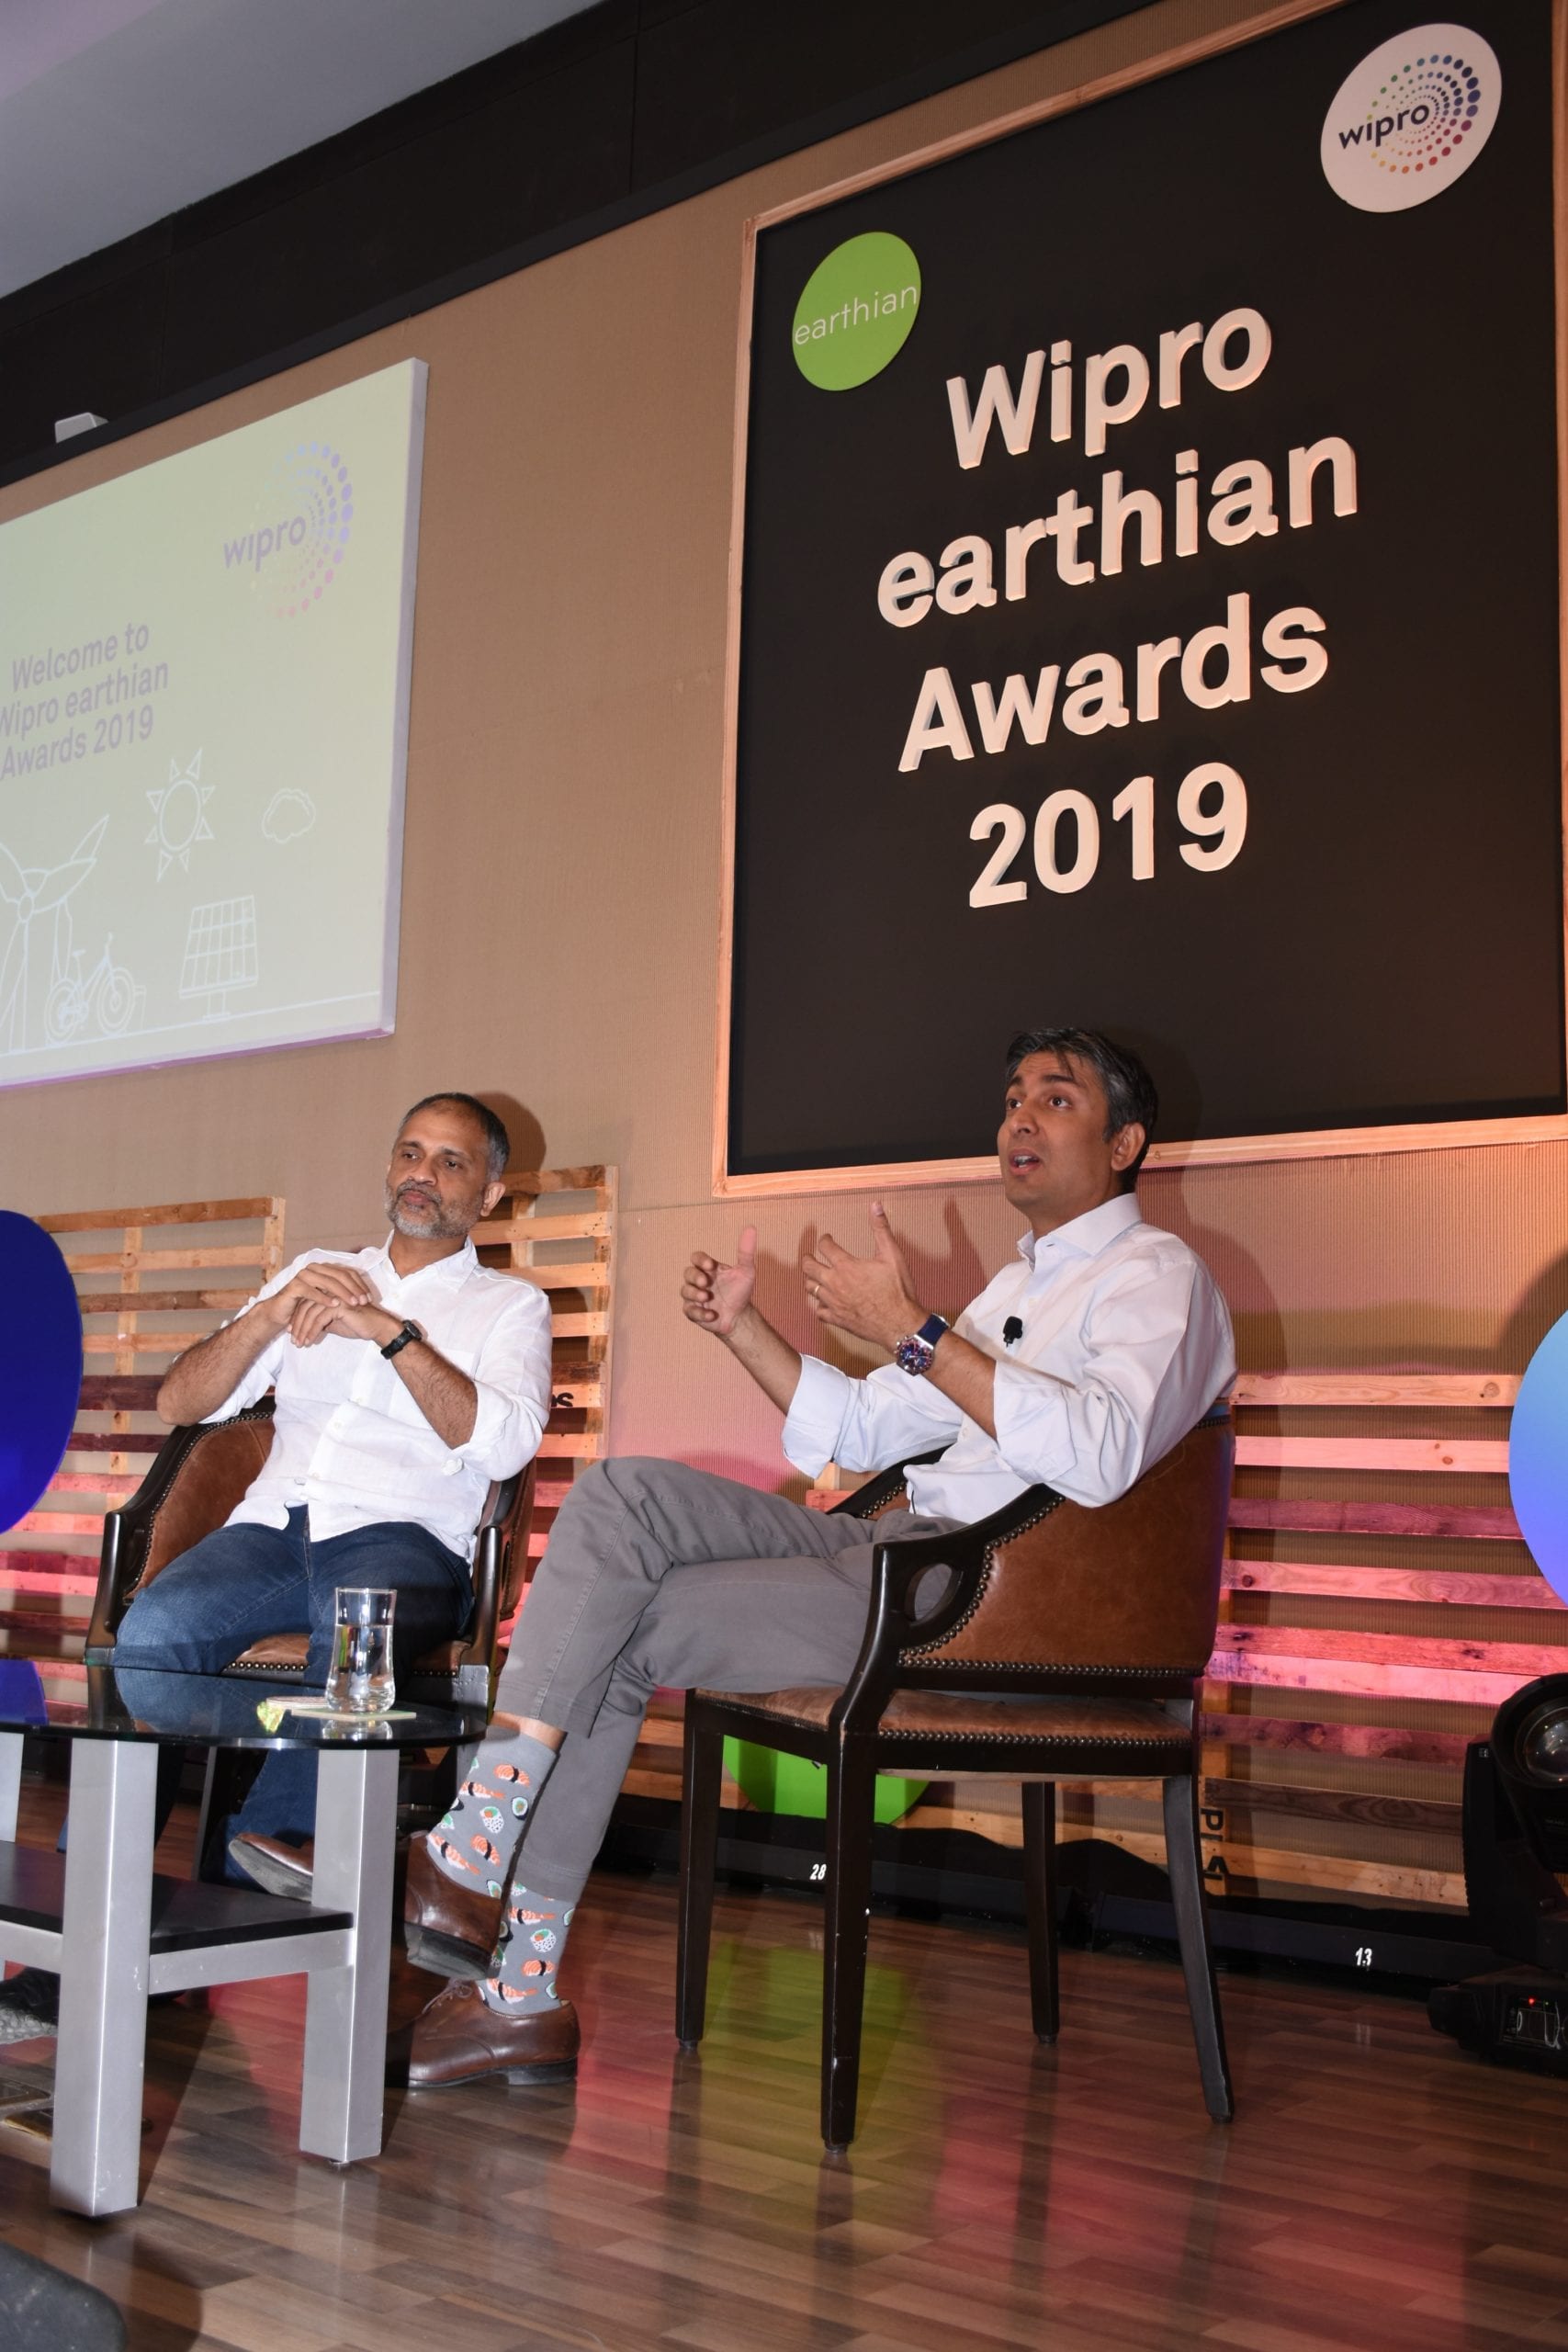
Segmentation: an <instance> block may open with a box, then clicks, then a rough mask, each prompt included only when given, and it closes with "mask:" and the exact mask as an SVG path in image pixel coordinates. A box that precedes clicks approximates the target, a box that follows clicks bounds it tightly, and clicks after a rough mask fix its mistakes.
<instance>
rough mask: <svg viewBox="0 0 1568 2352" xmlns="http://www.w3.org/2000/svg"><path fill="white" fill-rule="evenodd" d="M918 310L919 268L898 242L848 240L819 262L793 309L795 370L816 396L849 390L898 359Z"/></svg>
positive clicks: (875, 235)
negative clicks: (890, 361) (812, 388)
mask: <svg viewBox="0 0 1568 2352" xmlns="http://www.w3.org/2000/svg"><path fill="white" fill-rule="evenodd" d="M919 307H920V265H919V262H918V261H917V260H916V259H915V256H914V254H912V253H911V252H910V250H909V248H908V245H907V244H906V243H904V240H903V238H902V237H890V236H888V235H886V233H885V232H883V231H882V230H873V231H871V232H869V233H868V234H867V235H865V236H863V237H851V238H850V239H849V240H848V242H847V243H844V244H841V245H835V246H834V248H833V250H832V252H831V253H830V254H829V255H828V257H827V259H826V260H825V261H819V262H818V265H817V266H816V268H815V269H814V270H813V271H812V273H811V275H810V277H808V278H807V281H806V287H805V290H804V291H803V293H802V295H801V298H800V300H799V301H798V302H797V303H796V304H795V324H794V326H793V327H792V328H791V330H790V340H791V343H792V344H793V345H794V348H795V366H796V367H797V368H799V370H800V372H801V374H802V375H803V376H804V377H805V379H806V380H807V383H808V384H815V385H816V386H817V387H818V390H821V391H824V392H848V391H852V390H853V389H854V387H855V385H857V384H868V383H869V382H870V381H871V379H872V378H873V377H874V376H880V375H881V373H882V371H883V369H884V368H886V365H887V363H888V361H889V360H890V359H897V356H898V354H899V353H900V352H901V351H902V350H903V348H904V345H905V343H906V341H907V340H908V333H909V329H910V328H911V327H912V326H913V325H914V323H915V315H916V313H917V311H919Z"/></svg>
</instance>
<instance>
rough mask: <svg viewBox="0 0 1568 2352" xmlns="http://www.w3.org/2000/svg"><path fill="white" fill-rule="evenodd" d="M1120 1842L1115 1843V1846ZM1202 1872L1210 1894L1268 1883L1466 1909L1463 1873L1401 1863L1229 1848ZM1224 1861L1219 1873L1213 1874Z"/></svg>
mask: <svg viewBox="0 0 1568 2352" xmlns="http://www.w3.org/2000/svg"><path fill="white" fill-rule="evenodd" d="M1116 1843H1117V1844H1118V1845H1120V1844H1121V1843H1122V1840H1121V1839H1120V1838H1118V1839H1117V1840H1116ZM1209 1860H1210V1865H1211V1870H1212V1871H1213V1875H1209V1874H1208V1873H1205V1877H1204V1884H1205V1885H1206V1887H1207V1888H1208V1890H1209V1892H1210V1894H1226V1893H1237V1892H1240V1889H1239V1888H1237V1887H1236V1886H1235V1881H1237V1880H1240V1881H1241V1883H1242V1886H1243V1887H1245V1886H1247V1885H1248V1884H1251V1883H1256V1882H1258V1881H1266V1882H1267V1881H1271V1882H1272V1883H1274V1884H1276V1885H1279V1886H1303V1887H1314V1888H1323V1887H1332V1888H1337V1889H1339V1890H1340V1891H1342V1892H1343V1893H1345V1894H1364V1895H1376V1896H1378V1897H1379V1898H1380V1899H1382V1900H1385V1901H1388V1902H1393V1903H1425V1904H1440V1905H1446V1906H1447V1907H1449V1908H1450V1909H1452V1910H1457V1911H1462V1910H1463V1909H1464V1907H1465V1892H1464V1872H1463V1871H1439V1870H1422V1869H1419V1868H1416V1867H1414V1866H1412V1865H1409V1864H1406V1863H1403V1862H1364V1861H1361V1860H1359V1859H1358V1858H1357V1857H1356V1856H1355V1855H1352V1854H1299V1853H1295V1852H1292V1850H1291V1849H1288V1848H1281V1847H1279V1846H1230V1845H1226V1846H1224V1847H1223V1848H1222V1849H1220V1852H1219V1854H1218V1855H1217V1856H1210V1857H1209ZM1216 1862H1223V1864H1224V1871H1223V1873H1222V1872H1221V1871H1219V1870H1217V1869H1214V1867H1213V1866H1214V1864H1215V1863H1216Z"/></svg>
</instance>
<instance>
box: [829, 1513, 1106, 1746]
mask: <svg viewBox="0 0 1568 2352" xmlns="http://www.w3.org/2000/svg"><path fill="white" fill-rule="evenodd" d="M1061 1502H1062V1498H1061V1496H1060V1495H1059V1494H1057V1492H1056V1491H1055V1487H1025V1488H1024V1490H1023V1492H1022V1494H1021V1495H1017V1496H1015V1497H1014V1498H1013V1500H1012V1501H1011V1502H1010V1503H1004V1505H1003V1506H1002V1508H1001V1510H996V1511H992V1512H991V1513H990V1514H989V1516H988V1517H987V1518H986V1519H977V1520H976V1521H974V1523H973V1524H972V1525H971V1526H968V1527H954V1528H950V1529H948V1531H947V1532H945V1533H944V1534H938V1535H902V1536H898V1537H897V1538H896V1539H895V1540H894V1541H893V1542H891V1543H887V1544H878V1545H877V1546H876V1549H875V1550H874V1553H873V1554H872V1558H871V1600H870V1606H869V1608H868V1610H867V1612H866V1624H865V1637H864V1640H863V1643H862V1645H861V1654H860V1657H858V1658H857V1659H856V1661H855V1666H854V1670H853V1672H852V1674H851V1676H850V1679H849V1680H848V1681H847V1682H846V1683H845V1685H844V1689H843V1692H842V1694H841V1696H840V1700H839V1703H838V1705H837V1706H836V1707H835V1709H834V1710H833V1720H834V1723H835V1724H838V1723H839V1722H840V1720H841V1721H842V1722H843V1724H845V1726H846V1728H848V1729H850V1730H852V1731H854V1730H863V1731H869V1730H872V1729H874V1727H875V1724H876V1723H877V1721H878V1719H879V1718H880V1716H881V1713H882V1711H883V1709H884V1707H885V1706H886V1703H887V1701H888V1699H889V1697H890V1696H891V1695H892V1692H893V1689H894V1685H895V1683H896V1682H897V1680H898V1679H899V1668H900V1666H901V1664H902V1663H903V1661H904V1656H905V1652H906V1650H907V1649H908V1647H909V1645H910V1644H911V1642H912V1641H913V1639H914V1638H915V1636H916V1635H917V1634H918V1635H919V1642H920V1645H921V1648H922V1649H924V1648H926V1647H928V1646H929V1645H931V1643H932V1642H933V1641H940V1640H941V1639H942V1637H943V1635H944V1634H947V1633H949V1632H950V1631H951V1630H952V1629H953V1627H954V1626H955V1625H958V1624H961V1623H964V1622H965V1620H966V1619H967V1617H968V1616H969V1614H970V1613H971V1612H972V1611H973V1609H974V1606H975V1603H976V1598H977V1596H978V1595H979V1593H980V1592H981V1591H982V1589H983V1588H984V1583H985V1577H986V1572H987V1566H988V1564H989V1561H990V1558H991V1556H992V1554H993V1553H994V1551H995V1549H996V1547H997V1546H998V1544H1002V1543H1005V1542H1006V1541H1007V1540H1008V1539H1009V1538H1010V1536H1013V1535H1016V1534H1018V1533H1020V1532H1021V1531H1022V1530H1024V1529H1026V1528H1030V1527H1032V1526H1034V1525H1035V1524H1036V1522H1037V1521H1039V1520H1041V1519H1042V1518H1043V1517H1045V1516H1046V1515H1047V1514H1048V1513H1049V1512H1051V1511H1053V1510H1056V1509H1058V1508H1059V1507H1060V1505H1061ZM932 1568H946V1569H948V1570H950V1571H951V1572H952V1574H953V1577H954V1579H955V1581H954V1584H953V1589H952V1590H951V1591H950V1592H948V1593H947V1594H946V1595H945V1596H944V1598H943V1600H942V1606H941V1608H940V1609H939V1610H938V1611H936V1612H935V1614H933V1615H931V1616H929V1617H927V1618H924V1619H922V1620H920V1621H919V1622H917V1620H916V1617H915V1613H914V1602H915V1589H916V1587H917V1586H918V1585H919V1581H920V1579H921V1577H924V1576H925V1575H926V1574H927V1573H928V1572H929V1571H930V1570H931V1569H932Z"/></svg>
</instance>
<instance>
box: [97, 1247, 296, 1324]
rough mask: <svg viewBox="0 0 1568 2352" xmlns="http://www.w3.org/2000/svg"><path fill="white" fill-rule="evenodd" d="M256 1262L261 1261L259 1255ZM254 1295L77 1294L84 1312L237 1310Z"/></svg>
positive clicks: (172, 1292)
mask: <svg viewBox="0 0 1568 2352" xmlns="http://www.w3.org/2000/svg"><path fill="white" fill-rule="evenodd" d="M256 1263H257V1265H258V1266H259V1265H260V1263H261V1260H260V1257H259V1255H258V1257H257V1259H256ZM253 1296H254V1293H253V1292H251V1291H249V1290H84V1291H78V1292H77V1294H76V1298H77V1304H78V1306H80V1307H81V1309H82V1312H83V1314H84V1315H122V1314H129V1315H178V1314H182V1313H186V1312H188V1313H190V1314H196V1313H197V1312H198V1311H200V1312H204V1313H206V1312H210V1313H214V1314H234V1313H236V1312H237V1311H238V1310H239V1308H241V1307H242V1306H247V1305H248V1304H249V1302H250V1300H251V1298H252V1297H253ZM186 1336H187V1337H189V1336H191V1335H190V1334H188V1333H187V1334H186Z"/></svg>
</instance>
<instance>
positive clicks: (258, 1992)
mask: <svg viewBox="0 0 1568 2352" xmlns="http://www.w3.org/2000/svg"><path fill="white" fill-rule="evenodd" d="M49 1817H50V1807H49V1804H48V1803H47V1800H45V1799H42V1798H40V1797H39V1796H37V1795H35V1797H34V1799H33V1802H32V1804H31V1805H30V1807H29V1814H28V1824H29V1827H30V1830H31V1833H32V1834H35V1835H39V1836H42V1835H44V1834H46V1832H47V1828H48V1822H49ZM872 1951H873V1968H872V1979H871V1985H870V1992H869V1997H868V2007H867V2020H868V2030H867V2042H866V2054H867V2067H866V2082H865V2088H864V2094H863V2120H862V2130H861V2136H860V2138H859V2139H858V2140H857V2142H856V2143H855V2145H854V2147H853V2149H852V2152H851V2154H850V2155H849V2156H848V2157H847V2158H843V2159H840V2160H836V2161H834V2160H828V2159H825V2158H824V2156H823V2154H822V2150H821V2143H820V2142H819V2141H818V2137H817V2121H816V2117H817V2030H818V1982H819V1938H818V1915H817V1913H816V1911H815V1909H814V1907H813V1905H811V1904H810V1903H809V1902H808V1901H807V1900H803V1899H795V1898H790V1897H774V1896H766V1897H757V1898H747V1897H740V1896H731V1897H728V1898H727V1899H725V1900H723V1901H722V1902H721V1905H720V1920H719V1936H718V1940H717V1942H716V1955H715V1958H716V1966H715V1975H714V1988H713V1989H714V2000H713V2008H712V2013H711V2016H710V2025H709V2032H708V2038H707V2040H706V2041H705V2043H704V2045H703V2048H702V2050H701V2052H700V2053H699V2054H697V2055H695V2056H693V2057H685V2058H682V2056H681V2055H680V2054H679V2053H678V2052H677V2051H676V2049H675V2047H674V2042H673V2039H672V2035H671V1987H672V1978H673V1967H674V1894H673V1888H672V1886H671V1884H670V1883H669V1882H668V1881H654V1882H649V1881H639V1880H632V1879H619V1878H614V1877H604V1878H603V1879H601V1880H599V1881H596V1882H595V1884H594V1886H593V1887H592V1889H591V1891H590V1894H589V1895H588V1897H587V1898H586V1900H585V1903H584V1905H583V1909H582V1912H581V1917H580V1921H579V1924H578V1927H577V1928H576V1930H575V1932H574V1937H573V1942H572V1949H571V1952H570V1958H569V1962H568V1969H569V1973H570V1989H571V1991H572V1992H573V1994H574V1995H575V1996H576V1998H577V1999H578V2001H579V2003H580V2006H581V2008H582V2010H583V2012H584V2016H585V2021H586V2025H587V2049H586V2052H585V2056H584V2061H583V2065H582V2070H581V2078H580V2080H579V2082H578V2084H577V2086H576V2088H575V2090H570V2089H559V2088H558V2089H549V2090H539V2091H534V2092H524V2091H513V2090H509V2089H507V2088H506V2087H505V2086H503V2085H493V2086H485V2087H483V2088H478V2089H474V2090H468V2091H455V2092H446V2093H438V2094H430V2093H427V2094H424V2095H423V2097H412V2098H392V2099H390V2100H389V2111H388V2142H387V2148H386V2153H385V2154H384V2155H383V2156H382V2157H381V2158H380V2160H379V2161H378V2162H377V2163H375V2164H370V2165H355V2166H354V2167H353V2168H352V2169H350V2170H349V2171H347V2172H344V2173H337V2172H333V2170H332V2169H331V2168H330V2167H328V2166H326V2165H321V2164H317V2163H313V2162H310V2160H308V2159H304V2158H301V2157H299V2155H298V2154H297V2153H296V2152H295V2149H294V2136H295V2132H296V2130H297V2126H298V2100H299V2068H300V2029H301V2014H302V1980H301V1979H299V1978H295V1979H292V1980H284V1981H282V1982H278V1983H274V1984H270V1985H255V1986H244V1987H239V1988H235V1989H233V1990H230V1991H226V1992H221V1993H219V1994H217V1995H215V1996H212V1999H211V2006H210V2007H208V2008H201V2007H197V2008H191V2007H186V2006H184V2005H176V2006H174V2007H161V2008H159V2009H157V2010H155V2011H154V2012H153V2013H152V2027H151V2035H150V2047H149V2064H148V2112H149V2115H150V2118H151V2130H150V2131H149V2132H148V2135H147V2153H146V2165H145V2175H144V2179H145V2201H144V2203H143V2204H142V2206H141V2210H140V2211H138V2212H137V2213H135V2214H134V2215H130V2216H127V2217H125V2218H123V2219H121V2220H118V2221H112V2222H82V2221H77V2220H74V2219H73V2218H71V2217H69V2216H66V2215H62V2214H58V2213H54V2212H52V2211H51V2209H50V2206H49V2202H48V2197H47V2176H46V2172H45V2170H44V2169H43V2166H44V2164H45V2162H46V2160H47V2150H46V2148H45V2146H44V2145H43V2143H39V2142H38V2141H37V2140H28V2139H27V2138H26V2137H24V2135H23V2134H22V2133H21V2132H20V2131H18V2130H17V2128H16V2127H15V2126H14V2125H12V2126H7V2127H5V2128H0V2235H3V2236H4V2237H5V2238H6V2239H7V2240H9V2241H10V2242H11V2243H12V2244H14V2245H19V2246H23V2247H25V2248H27V2249H28V2250H30V2251H32V2252H35V2253H39V2254H41V2255H43V2256H46V2257H47V2258H48V2259H49V2260H50V2261H51V2262H55V2263H58V2264H60V2265H61V2266H62V2267H63V2268H65V2269H67V2270H70V2271H73V2272H74V2273H75V2274H76V2275H77V2276H79V2277H81V2278H88V2279H91V2280H92V2281H93V2282H94V2283H95V2284H96V2286H98V2287H101V2288H103V2289H104V2290H107V2292H108V2293H109V2294H110V2295H112V2296H114V2297H115V2298H116V2300H117V2301H118V2302H119V2303H120V2304H121V2305H122V2307H123V2308H124V2309H125V2311H126V2312H127V2314H128V2317H129V2320H130V2342H131V2344H132V2346H136V2347H139V2348H140V2352H186V2348H187V2347H195V2346H202V2347H205V2346H213V2347H219V2346H224V2347H235V2352H350V2347H352V2352H524V2347H527V2352H543V2347H554V2346H570V2347H573V2352H581V2347H589V2352H643V2347H651V2346H660V2347H677V2346H681V2347H694V2352H775V2347H776V2352H795V2347H797V2346H799V2347H806V2346H822V2347H843V2352H898V2347H905V2346H915V2347H919V2352H927V2348H928V2347H930V2352H997V2347H998V2346H1015V2345H1016V2346H1031V2347H1034V2346H1050V2347H1051V2352H1080V2347H1081V2352H1120V2348H1121V2347H1123V2346H1124V2347H1126V2348H1127V2352H1178V2347H1182V2346H1190V2345H1204V2346H1209V2345H1212V2346H1244V2347H1251V2352H1330V2348H1331V2347H1332V2352H1403V2347H1405V2346H1408V2347H1409V2352H1450V2347H1452V2352H1460V2347H1463V2352H1485V2347H1490V2346H1498V2347H1503V2346H1509V2347H1512V2346H1545V2347H1554V2346H1560V2347H1563V2352H1568V2084H1563V2083H1559V2082H1553V2081H1551V2080H1549V2079H1542V2078H1540V2077H1536V2076H1533V2075H1509V2074H1506V2073H1503V2072H1501V2071H1498V2070H1494V2069H1492V2068H1489V2067H1486V2066H1483V2065H1482V2064H1480V2063H1479V2062H1477V2061H1475V2060H1473V2059H1470V2058H1467V2057H1465V2056H1463V2055H1461V2053H1460V2052H1458V2051H1457V2050H1456V2049H1455V2048H1454V2047H1453V2046H1452V2044H1450V2043H1449V2042H1447V2041H1441V2040H1439V2039H1438V2037H1437V2036H1435V2035H1434V2034H1433V2033H1432V2032H1431V2031H1430V2030H1429V2028H1428V2027H1427V2020H1426V2016H1425V2012H1424V2009H1423V2008H1422V2007H1421V2006H1420V2005H1419V2004H1417V2003H1415V2002H1409V2001H1404V2000H1399V1999H1395V1998H1392V1997H1390V1996H1378V1995H1373V1994H1367V1993H1364V1992H1362V1991H1360V1990H1359V1988H1352V1987H1349V1986H1346V1987H1344V1988H1343V1989H1341V1988H1338V1987H1334V1986H1330V1987H1326V1988H1325V1986H1323V1985H1315V1984H1314V1985H1305V1984H1301V1983H1298V1982H1295V1981H1292V1980H1289V1979H1280V1978H1277V1977H1276V1978H1267V1977H1257V1976H1234V1977H1229V1978H1227V1979H1225V1981H1224V1987H1223V1991H1224V2007H1225V2017H1226V2024H1227V2028H1228V2031H1229V2036H1230V2043H1231V2052H1232V2057H1233V2061H1234V2064H1235V2072H1236V2082H1237V2095H1238V2104H1239V2116H1238V2120H1236V2122H1235V2123H1234V2124H1233V2125H1232V2126H1231V2127H1230V2128H1229V2129H1228V2130H1220V2129H1215V2128H1214V2127H1213V2126H1211V2125H1210V2123H1209V2122H1208V2120H1207V2119H1206V2117H1205V2115H1204V2112H1203V2109H1202V2105H1201V2099H1200V2098H1199V2091H1198V2081H1197V2074H1196V2068H1195V2064H1194V2060H1193V2056H1192V2051H1191V2046H1190V2039H1189V2035H1188V2028H1187V2020H1186V2013H1185V2009H1184V2007H1183V2003H1182V1996H1181V1986H1180V1979H1179V1975H1178V1973H1177V1972H1176V1970H1175V1969H1174V1967H1171V1966H1168V1965H1166V1964H1164V1963H1162V1962H1159V1961H1151V1960H1144V1959H1136V1958H1132V1957H1122V1956H1117V1955H1111V1954H1096V1953H1069V1954H1067V1955H1066V1962H1065V2005H1064V2006H1065V2030H1064V2034H1063V2038H1062V2041H1061V2042H1060V2044H1059V2045H1058V2046H1057V2048H1056V2049H1055V2050H1054V2051H1047V2050H1042V2049H1039V2048H1038V2047H1037V2046H1036V2045H1035V2044H1034V2042H1033V2041H1032V2038H1031V2035H1030V2032H1029V2024H1028V2012H1027V2004H1026V1997H1025V1986H1024V1957H1023V1949H1022V1939H1021V1934H1020V1933H1014V1932H1010V1931H1008V1930H1005V1929H997V1928H979V1927H966V1926H963V1925H953V1924H945V1925H942V1926H931V1925H927V1924H924V1923H919V1922H912V1921H903V1920H895V1919H886V1918H883V1917H878V1918H876V1920H875V1921H874V1927H873V1944H872ZM50 2058H51V2045H48V2044H38V2043H31V2044H21V2045H17V2046H14V2047H13V2048H11V2049H8V2050H5V2051H0V2063H3V2064H5V2065H6V2067H7V2068H13V2069H14V2068H19V2067H22V2066H28V2065H33V2066H38V2067H39V2068H47V2066H48V2064H49V2062H50Z"/></svg>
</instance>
